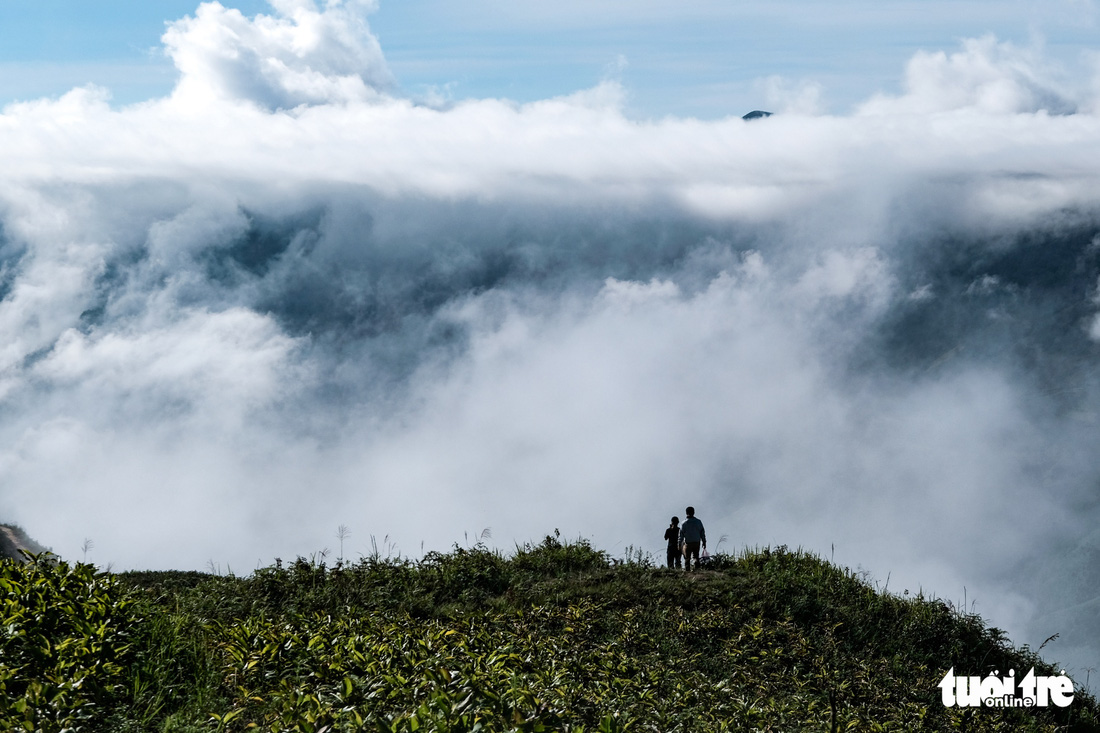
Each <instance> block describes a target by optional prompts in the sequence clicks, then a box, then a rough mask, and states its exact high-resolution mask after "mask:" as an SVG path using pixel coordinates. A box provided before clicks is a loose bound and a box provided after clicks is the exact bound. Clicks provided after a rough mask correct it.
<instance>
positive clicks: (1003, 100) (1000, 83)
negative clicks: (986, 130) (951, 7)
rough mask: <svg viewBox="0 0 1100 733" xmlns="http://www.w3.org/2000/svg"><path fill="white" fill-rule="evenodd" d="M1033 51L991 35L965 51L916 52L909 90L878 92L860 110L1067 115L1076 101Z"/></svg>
mask: <svg viewBox="0 0 1100 733" xmlns="http://www.w3.org/2000/svg"><path fill="white" fill-rule="evenodd" d="M1061 86H1062V85H1061V84H1060V83H1059V81H1058V80H1057V79H1056V78H1055V76H1054V73H1053V70H1052V69H1049V68H1045V66H1044V64H1043V62H1042V57H1041V56H1040V55H1039V53H1038V52H1037V51H1036V50H1034V49H1021V48H1017V47H1016V46H1014V45H1012V44H1010V43H1000V42H998V41H997V39H996V38H994V37H992V36H986V37H984V38H972V39H967V40H965V41H964V42H963V50H961V51H958V52H955V53H952V54H950V55H948V54H947V53H945V52H943V51H935V52H926V51H922V52H920V53H918V54H917V55H916V56H914V57H913V59H912V60H911V61H910V62H909V65H908V66H907V67H906V70H905V94H903V95H902V96H901V97H896V98H892V97H888V96H880V97H877V98H875V99H872V100H871V101H869V102H867V103H866V104H864V105H863V106H862V108H861V110H860V111H861V113H862V114H895V115H900V114H913V115H927V114H931V113H936V112H950V111H955V110H973V111H975V112H979V113H983V114H990V115H1007V114H1014V113H1015V114H1020V113H1034V112H1046V113H1049V114H1066V113H1070V112H1073V111H1074V110H1075V108H1076V105H1075V104H1074V102H1073V101H1071V99H1070V98H1069V97H1068V95H1067V94H1066V92H1065V91H1063V90H1062V88H1061Z"/></svg>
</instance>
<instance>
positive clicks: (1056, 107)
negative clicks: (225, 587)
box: [0, 0, 1100, 667]
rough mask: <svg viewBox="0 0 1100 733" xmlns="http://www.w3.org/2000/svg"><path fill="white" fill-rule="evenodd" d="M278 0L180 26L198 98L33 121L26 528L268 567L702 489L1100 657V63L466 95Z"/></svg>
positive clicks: (959, 61) (659, 524)
mask: <svg viewBox="0 0 1100 733" xmlns="http://www.w3.org/2000/svg"><path fill="white" fill-rule="evenodd" d="M271 5H272V10H271V13H270V14H267V15H258V16H255V17H245V16H244V15H242V14H241V13H240V12H238V11H236V10H233V9H231V8H227V7H223V6H222V5H220V4H218V3H216V2H215V3H204V4H202V5H200V6H199V7H198V9H197V10H196V11H195V13H194V15H193V16H189V17H187V18H184V19H182V20H178V21H176V22H173V23H171V24H169V26H168V29H167V32H166V33H165V35H164V38H163V42H164V45H165V50H166V52H167V53H168V54H169V55H170V56H171V58H172V59H173V60H174V62H175V64H176V66H177V67H178V70H179V82H178V85H177V86H176V88H175V90H174V91H173V93H172V94H171V95H170V96H168V97H165V98H162V99H153V100H150V101H148V102H145V103H141V104H136V105H131V106H125V107H121V108H119V107H114V106H112V105H111V104H110V100H109V94H108V92H107V91H106V90H103V89H98V88H94V87H88V88H78V89H74V90H72V91H71V92H69V93H67V94H65V95H64V96H62V97H60V98H55V99H39V100H34V101H29V102H21V103H16V104H11V105H9V106H8V107H6V108H5V109H4V110H3V111H2V113H0V141H2V143H3V144H2V145H0V298H2V299H0V487H3V488H2V491H0V517H3V518H4V519H6V520H8V521H14V522H18V523H20V524H22V525H23V526H24V527H25V528H26V529H27V530H28V532H29V533H30V534H31V535H32V536H33V537H35V538H36V539H38V540H39V541H40V542H42V543H43V544H46V545H49V546H52V547H53V549H54V550H55V551H57V552H59V553H60V554H62V555H65V556H68V557H73V558H77V559H79V558H80V557H82V556H83V551H82V547H81V546H82V543H83V542H84V540H85V538H90V539H92V540H93V543H94V544H93V546H92V547H91V550H90V553H88V555H89V559H90V560H95V561H96V562H99V563H102V564H106V563H108V562H109V563H112V565H113V567H114V568H115V569H126V568H199V569H202V568H204V567H208V566H209V567H214V568H216V569H220V570H222V571H225V570H227V569H232V570H233V571H234V572H248V571H250V570H252V569H253V568H254V567H256V566H257V564H268V563H270V562H272V561H273V559H274V558H275V557H277V556H278V557H283V558H288V557H294V556H295V555H299V554H302V555H308V554H310V553H311V552H317V551H319V550H321V549H322V548H328V549H330V550H331V551H332V553H333V554H335V553H336V548H337V546H338V540H337V539H336V538H335V533H336V529H337V527H338V526H339V525H346V527H348V528H349V529H350V532H351V534H350V536H349V537H348V538H347V539H345V540H344V544H343V551H344V555H345V556H347V557H349V558H351V559H355V558H357V557H359V556H360V555H361V554H363V553H369V552H370V551H371V549H372V543H371V538H372V536H373V538H374V539H375V543H376V544H377V545H378V546H380V547H388V548H392V549H393V551H395V552H398V553H400V554H403V555H408V556H413V557H416V556H419V555H420V553H421V552H423V551H426V550H432V549H446V548H448V547H450V546H451V545H452V544H453V543H455V542H458V543H460V544H468V543H470V542H473V541H474V539H475V538H478V537H481V536H482V532H483V530H485V529H487V528H488V529H490V533H491V539H488V540H487V541H488V543H489V544H490V545H491V546H495V547H499V548H502V549H504V550H506V551H507V550H509V549H511V548H513V547H514V546H515V543H524V542H528V541H538V540H539V538H540V537H541V536H543V535H545V534H547V533H549V532H552V531H553V530H554V529H555V528H559V529H560V530H561V532H562V533H563V535H565V536H568V537H576V536H584V537H587V538H590V539H591V540H592V541H593V542H594V543H595V544H596V545H597V546H599V547H602V548H608V549H610V550H611V551H612V552H613V553H623V552H625V551H626V548H627V547H628V546H633V547H636V548H642V549H643V550H647V551H652V552H654V553H656V554H658V555H659V554H660V553H661V550H662V541H661V539H660V538H661V535H662V533H663V531H664V528H665V527H666V526H667V524H668V519H669V517H670V516H671V515H673V514H678V515H680V516H681V517H682V516H683V509H684V506H685V505H687V504H689V503H690V504H694V505H695V506H696V507H697V508H698V510H699V515H700V517H701V518H702V519H703V521H704V523H705V524H706V527H707V529H708V535H709V538H710V547H711V549H712V550H713V549H715V547H716V545H717V544H718V541H719V538H721V537H723V536H725V537H727V540H726V541H725V543H724V544H723V545H722V547H721V548H719V549H722V550H730V551H732V550H736V549H738V548H741V547H743V546H746V545H748V546H758V545H766V544H786V545H788V546H790V547H803V548H806V549H809V550H813V551H816V552H819V553H821V554H823V555H826V556H828V557H833V558H835V560H836V561H837V562H841V563H844V564H847V565H849V566H851V567H853V568H855V567H861V568H865V569H867V570H868V571H870V572H871V573H873V577H874V578H876V579H877V580H878V582H879V583H880V584H888V587H889V589H890V590H891V591H897V592H899V593H900V592H904V591H908V592H909V593H917V592H918V591H920V590H922V589H923V590H924V592H926V593H934V594H937V595H939V596H941V597H945V598H947V599H949V600H951V601H952V602H956V603H962V602H963V599H964V598H965V599H967V603H969V602H971V601H976V603H977V605H976V606H973V608H974V610H976V611H977V612H979V613H982V614H983V615H985V616H987V617H988V618H990V619H991V620H992V621H993V622H994V623H995V624H996V625H998V626H1003V627H1007V628H1009V630H1010V631H1012V632H1013V634H1014V638H1015V640H1016V641H1019V642H1028V643H1032V644H1034V645H1037V644H1038V643H1039V642H1041V641H1043V639H1045V638H1046V637H1047V636H1050V635H1051V634H1054V633H1061V635H1062V636H1061V638H1060V639H1059V640H1058V641H1057V642H1055V643H1054V644H1053V645H1052V646H1051V647H1048V649H1047V650H1045V651H1051V650H1053V654H1054V656H1055V657H1057V658H1059V659H1062V660H1065V661H1068V662H1070V663H1073V664H1077V665H1079V666H1080V667H1084V666H1085V665H1087V664H1090V663H1092V662H1095V660H1096V659H1097V658H1098V657H1100V650H1098V649H1097V648H1096V646H1095V639H1096V638H1097V637H1098V636H1100V632H1098V628H1097V625H1096V619H1097V618H1098V617H1100V613H1098V611H1100V595H1097V592H1096V588H1097V585H1098V581H1100V571H1098V570H1097V559H1098V558H1100V531H1098V530H1097V529H1096V527H1097V526H1098V525H1097V520H1098V519H1100V483H1098V482H1100V454H1098V453H1097V452H1096V450H1095V445H1096V435H1097V430H1098V409H1100V391H1098V387H1100V383H1098V380H1097V376H1098V373H1100V372H1098V370H1097V364H1098V356H1100V343H1098V342H1100V315H1098V314H1100V289H1098V277H1100V116H1098V113H1100V109H1098V105H1097V101H1098V100H1100V95H1098V94H1097V92H1098V91H1100V75H1098V76H1097V80H1098V83H1097V84H1093V85H1090V84H1088V83H1086V84H1076V85H1073V87H1072V88H1070V87H1069V86H1067V85H1066V84H1065V82H1064V80H1063V78H1062V77H1061V76H1060V75H1059V74H1058V73H1056V70H1054V69H1052V68H1050V66H1049V65H1048V64H1047V63H1046V62H1045V61H1044V59H1043V57H1042V54H1041V53H1039V52H1037V51H1035V50H1034V49H1028V48H1020V47H1017V46H1013V45H1011V44H1007V43H1002V42H999V41H998V40H996V39H995V38H992V37H986V38H979V39H972V40H967V41H965V42H963V43H962V44H961V46H960V47H959V48H958V49H953V50H949V51H943V52H939V51H937V52H923V53H920V54H918V55H916V56H915V57H914V58H913V59H912V60H911V62H910V63H909V64H908V66H907V68H906V69H905V70H904V85H903V86H904V92H903V93H901V94H900V95H894V96H885V95H880V96H876V97H874V98H871V99H869V100H867V101H866V102H865V103H863V104H862V105H860V106H858V107H857V108H856V109H854V110H852V111H851V113H850V114H847V115H845V116H825V115H820V114H812V111H813V110H812V107H813V105H812V104H811V105H807V104H806V99H807V96H806V90H805V89H799V88H794V87H789V88H787V92H788V93H787V94H786V96H784V94H783V93H779V92H782V89H780V90H779V92H777V94H776V95H775V96H774V97H773V99H772V100H771V102H772V103H773V104H777V105H779V107H778V108H777V109H776V111H777V112H779V114H776V115H775V116H773V117H771V118H767V119H763V120H755V121H750V122H746V121H743V120H741V119H740V118H736V117H735V118H730V119H722V120H713V121H701V120H697V119H690V118H675V117H670V118H664V119H658V120H637V119H630V118H628V117H627V116H626V115H625V114H624V112H623V101H624V95H625V94H626V93H627V92H626V91H625V90H624V89H623V88H622V87H621V86H620V85H618V84H616V83H614V82H605V83H603V84H600V85H598V86H596V87H595V88H592V89H587V90H581V91H578V92H577V93H575V94H573V95H571V96H567V97H561V98H555V99H547V100H543V101H539V102H535V103H529V104H516V103H512V102H510V101H508V100H504V99H475V100H465V101H458V102H446V103H441V104H436V105H433V104H427V103H422V102H420V103H418V102H414V101H411V100H410V99H409V98H407V97H405V96H403V95H402V94H401V92H400V90H399V87H398V84H397V82H396V81H395V79H394V77H393V75H392V74H391V73H390V71H389V69H388V68H387V65H386V61H385V58H384V55H383V53H382V49H381V47H380V46H379V43H378V41H377V39H376V38H375V37H374V36H373V35H372V34H371V32H370V29H369V27H368V25H367V22H366V20H365V18H366V15H367V11H369V10H370V9H371V6H370V4H369V3H362V2H359V3H355V2H334V1H330V2H329V3H328V4H326V5H324V6H323V7H322V6H317V5H315V4H314V3H313V2H311V1H310V0H272V3H271ZM811 91H812V90H811ZM746 111H748V110H746ZM485 536H486V537H488V536H489V534H488V533H487V534H486V535H485ZM330 557H331V555H330ZM1089 645H1092V646H1091V648H1089Z"/></svg>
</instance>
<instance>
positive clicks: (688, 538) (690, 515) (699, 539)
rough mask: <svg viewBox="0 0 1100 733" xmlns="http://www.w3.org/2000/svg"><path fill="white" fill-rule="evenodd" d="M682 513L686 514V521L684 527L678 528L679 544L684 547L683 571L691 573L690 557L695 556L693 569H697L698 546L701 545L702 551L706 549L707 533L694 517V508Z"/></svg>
mask: <svg viewBox="0 0 1100 733" xmlns="http://www.w3.org/2000/svg"><path fill="white" fill-rule="evenodd" d="M684 511H685V512H686V513H687V519H685V520H684V525H683V526H682V527H680V542H682V543H683V544H684V545H685V547H684V570H685V571H686V572H691V556H692V555H695V569H696V570H698V569H699V545H700V544H702V545H703V549H706V547H707V531H706V530H705V529H703V523H702V522H701V521H699V518H698V517H696V516H695V507H693V506H689V507H688V508H687V509H685V510H684Z"/></svg>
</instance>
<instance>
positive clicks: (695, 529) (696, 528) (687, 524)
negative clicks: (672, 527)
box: [680, 517, 707, 545]
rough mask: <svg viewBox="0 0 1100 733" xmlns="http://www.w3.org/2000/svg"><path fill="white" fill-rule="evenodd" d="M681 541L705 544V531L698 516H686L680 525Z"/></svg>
mask: <svg viewBox="0 0 1100 733" xmlns="http://www.w3.org/2000/svg"><path fill="white" fill-rule="evenodd" d="M680 541H681V542H702V543H703V544H704V545H705V544H707V531H706V530H705V529H703V523H702V522H700V521H699V518H698V517H688V518H687V519H685V520H684V523H683V525H681V526H680Z"/></svg>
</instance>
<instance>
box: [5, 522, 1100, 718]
mask: <svg viewBox="0 0 1100 733" xmlns="http://www.w3.org/2000/svg"><path fill="white" fill-rule="evenodd" d="M0 573H2V574H0V604H3V605H2V606H0V608H2V609H3V615H2V616H0V729H2V730H42V731H60V730H63V729H72V730H88V731H112V732H119V731H121V732H123V733H125V732H126V731H175V732H177V733H182V732H184V731H245V730H261V731H284V730H286V731H304V732H307V733H322V732H328V731H359V730H368V731H390V732H391V733H393V732H395V731H416V730H423V731H477V730H480V731H574V732H577V733H579V732H581V731H604V732H605V733H606V732H608V731H801V730H805V731H848V730H859V731H864V730H867V731H910V730H928V731H942V730H960V731H962V730H965V731H1017V730H1032V731H1062V730H1067V731H1068V730H1076V731H1095V730H1100V724H1098V722H1097V721H1098V716H1100V713H1098V708H1097V704H1096V701H1095V700H1094V699H1092V698H1091V697H1089V696H1087V695H1084V694H1082V693H1078V695H1077V699H1076V700H1075V702H1074V703H1073V705H1072V706H1070V707H1069V708H1064V709H1063V708H1053V707H1052V708H1042V709H1028V710H1023V709H1015V710H1012V709H1010V710H1005V709H968V710H960V709H958V708H944V707H943V705H942V704H941V703H940V701H939V689H938V688H937V686H936V685H937V683H938V682H939V680H940V678H941V677H942V676H943V674H944V672H945V671H946V670H947V669H948V668H949V667H955V669H956V671H957V672H958V673H959V674H964V673H965V674H975V675H978V674H980V675H983V676H984V675H985V674H988V673H990V672H992V671H993V670H1002V671H1003V670H1007V669H1010V668H1015V669H1017V670H1021V671H1026V670H1027V669H1028V668H1030V667H1032V666H1035V667H1036V673H1037V674H1044V673H1046V674H1051V673H1053V672H1054V670H1053V669H1052V668H1051V667H1049V666H1048V665H1046V664H1045V663H1043V662H1042V661H1041V660H1040V659H1039V658H1038V657H1037V656H1036V655H1035V654H1034V653H1033V652H1031V651H1030V650H1029V649H1026V648H1024V649H1014V648H1013V647H1012V646H1011V645H1010V643H1009V642H1008V640H1007V639H1006V638H1005V635H1004V633H1003V632H1001V631H999V630H998V629H993V628H989V627H987V626H986V625H985V624H984V623H983V622H982V620H981V619H980V618H979V617H977V616H975V615H972V614H968V613H965V612H960V611H959V610H957V609H955V608H953V607H951V606H950V605H948V604H945V603H943V602H942V601H939V600H936V599H930V598H922V597H918V598H902V597H898V596H895V595H891V594H887V593H883V592H879V591H877V590H876V589H875V588H873V587H871V586H869V585H868V584H867V583H866V582H865V581H864V580H863V579H862V578H860V577H859V576H858V575H857V574H854V573H852V572H851V571H848V570H845V569H841V568H837V567H835V566H832V565H830V564H829V563H828V562H825V561H823V560H822V559H820V558H818V557H815V556H813V555H810V554H807V553H803V552H790V551H787V549H786V548H782V547H781V548H776V549H766V550H761V551H753V552H747V553H745V554H743V555H740V556H728V555H722V556H718V557H717V558H715V560H714V562H712V564H711V566H710V569H708V570H706V571H704V572H701V573H697V574H692V575H685V574H683V573H680V572H674V571H668V570H665V569H661V568H654V567H652V566H651V564H650V563H649V562H648V560H647V559H646V558H644V557H635V558H633V559H632V560H631V561H628V562H613V561H612V559H611V558H610V557H609V556H608V555H607V554H606V553H604V552H601V551H598V550H596V549H594V548H592V547H591V546H590V545H589V544H588V543H586V542H584V541H579V542H561V541H560V539H559V538H558V537H556V536H548V537H547V538H546V539H545V540H544V541H543V542H542V543H540V544H538V545H533V546H526V547H522V548H517V550H516V551H515V552H514V553H510V554H509V555H507V556H505V555H503V554H501V553H499V552H495V551H491V550H489V549H487V548H485V547H482V546H476V547H473V548H461V547H457V546H456V547H455V548H454V550H453V551H452V552H450V553H445V554H444V553H430V554H429V555H427V556H426V557H424V558H423V559H422V560H420V561H411V560H406V559H400V558H381V557H373V558H368V559H366V560H363V561H362V562H359V563H356V564H343V563H337V564H336V565H335V566H333V567H328V566H326V565H325V563H324V562H323V561H317V560H316V559H314V560H306V559H298V560H296V561H294V562H291V563H286V564H283V563H281V562H276V564H275V565H273V566H271V567H268V568H263V569H261V570H257V571H256V572H254V573H253V574H252V575H250V576H248V577H242V578H238V577H232V576H229V577H225V576H215V575H209V574H203V573H183V572H164V573H153V572H145V573H121V574H117V575H110V574H105V573H99V572H98V571H96V570H95V569H94V568H92V567H91V566H88V565H77V566H69V565H67V564H66V563H52V562H46V561H44V560H39V561H38V562H35V563H32V564H29V565H25V566H20V565H17V564H15V563H11V562H4V563H2V564H0ZM36 684H38V687H36V686H35V685H36Z"/></svg>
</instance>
